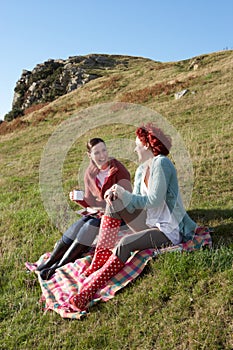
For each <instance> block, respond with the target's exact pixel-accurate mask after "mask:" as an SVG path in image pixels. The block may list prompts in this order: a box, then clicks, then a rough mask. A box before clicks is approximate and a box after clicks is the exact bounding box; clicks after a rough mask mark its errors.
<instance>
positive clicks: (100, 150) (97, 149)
mask: <svg viewBox="0 0 233 350" xmlns="http://www.w3.org/2000/svg"><path fill="white" fill-rule="evenodd" d="M88 155H89V158H91V159H92V160H93V162H94V163H95V165H96V166H97V168H99V169H106V168H107V167H108V160H109V158H108V151H107V148H106V145H105V144H104V143H103V142H100V143H97V145H95V146H93V147H92V149H91V152H90V153H88Z"/></svg>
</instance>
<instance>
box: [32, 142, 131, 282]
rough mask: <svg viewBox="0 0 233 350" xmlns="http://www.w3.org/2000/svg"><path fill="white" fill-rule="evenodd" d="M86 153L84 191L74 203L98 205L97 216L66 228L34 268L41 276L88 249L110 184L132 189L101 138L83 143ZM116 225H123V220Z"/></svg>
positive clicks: (78, 256)
mask: <svg viewBox="0 0 233 350" xmlns="http://www.w3.org/2000/svg"><path fill="white" fill-rule="evenodd" d="M87 152H88V157H89V158H90V164H89V166H88V168H87V170H86V172H85V176H84V185H85V194H84V198H83V200H76V201H75V202H77V203H78V204H80V205H81V206H83V207H84V208H87V207H91V208H93V207H95V208H96V207H97V208H100V213H99V214H100V215H97V217H93V216H91V215H87V216H84V217H82V218H81V219H80V220H78V221H77V222H75V223H74V224H73V225H71V226H70V227H69V228H68V229H67V231H66V232H65V233H64V234H63V236H62V238H61V239H60V240H59V241H58V242H57V244H56V246H55V248H54V250H53V252H52V253H51V255H50V257H49V259H48V260H47V261H45V262H44V263H42V264H41V265H39V266H38V267H37V270H38V271H40V276H41V277H42V279H49V278H50V277H51V276H52V275H53V274H54V272H55V270H56V269H57V268H58V267H61V266H63V265H65V264H67V263H68V262H73V261H75V260H76V259H77V258H80V257H81V255H82V254H83V253H84V252H86V251H88V250H89V249H90V247H91V246H92V243H93V241H94V240H95V238H96V236H97V234H98V233H99V227H100V222H101V219H100V216H101V211H102V212H104V209H105V206H106V202H105V200H104V195H105V194H106V191H107V190H109V189H110V187H111V186H112V185H113V184H117V183H118V184H120V185H121V186H123V188H125V189H126V190H128V191H129V192H130V191H132V187H131V182H130V174H129V172H128V170H127V169H126V168H125V167H124V165H123V164H122V163H120V162H119V161H118V160H117V159H115V158H109V156H108V151H107V148H106V145H105V142H104V141H103V140H102V139H101V138H93V139H91V140H90V141H89V142H88V143H87ZM71 200H73V195H72V192H71ZM120 224H122V225H123V224H124V223H123V221H120Z"/></svg>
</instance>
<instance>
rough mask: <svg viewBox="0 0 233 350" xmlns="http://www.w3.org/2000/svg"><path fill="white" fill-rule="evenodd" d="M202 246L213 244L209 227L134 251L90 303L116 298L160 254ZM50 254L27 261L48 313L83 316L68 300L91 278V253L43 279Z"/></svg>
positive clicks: (80, 317)
mask: <svg viewBox="0 0 233 350" xmlns="http://www.w3.org/2000/svg"><path fill="white" fill-rule="evenodd" d="M203 247H209V248H211V247H212V239H211V236H210V231H209V229H206V230H205V232H202V233H200V234H196V235H195V236H194V238H193V240H190V241H188V242H186V243H181V244H179V245H176V246H171V247H168V248H163V249H160V250H157V249H146V250H143V251H140V252H135V253H134V254H132V256H131V257H130V258H129V260H128V261H127V262H126V264H125V266H124V267H123V269H122V270H121V271H120V272H118V273H117V274H116V275H115V276H114V277H113V278H111V279H110V280H109V282H108V284H107V285H106V286H105V287H104V288H102V289H99V290H98V291H97V292H96V294H95V295H94V298H93V300H91V302H90V303H89V304H88V307H89V308H90V307H91V306H92V305H94V304H95V303H97V302H99V301H100V300H101V301H105V302H106V301H108V300H109V299H111V298H113V297H114V296H115V294H116V292H117V291H118V290H120V289H122V288H124V287H125V286H126V285H127V284H128V283H130V282H131V281H132V280H134V279H135V278H136V277H138V276H139V275H140V273H141V272H142V271H143V269H144V268H145V266H146V265H147V264H148V262H149V261H150V260H151V259H153V258H155V257H156V256H158V255H159V254H164V253H167V252H174V251H180V252H182V251H194V250H198V249H201V248H203ZM49 255H50V253H45V254H44V255H42V256H41V257H40V259H39V260H38V261H37V262H36V263H29V262H26V263H25V265H26V267H27V269H28V270H29V271H34V272H36V273H37V276H38V280H39V283H40V287H41V290H42V296H41V302H42V303H43V304H44V310H45V312H46V311H48V310H53V311H55V312H57V313H58V314H59V315H60V316H61V317H63V318H71V319H82V318H83V317H85V316H86V315H87V312H86V311H82V312H80V311H79V310H78V309H75V307H74V306H72V305H71V304H70V303H69V298H70V296H71V295H73V294H76V293H78V291H79V290H80V288H81V287H83V286H84V285H85V284H86V283H88V281H89V279H90V278H92V276H93V275H90V276H89V277H88V278H86V279H84V278H83V272H84V271H85V270H86V268H87V267H88V266H89V265H90V263H91V260H92V255H87V256H85V257H83V258H81V259H77V260H76V261H75V262H74V263H68V264H67V265H65V266H63V267H61V268H59V269H57V270H56V273H55V274H54V275H53V276H52V278H51V279H50V280H47V281H46V280H42V279H41V277H40V275H39V274H38V272H37V271H36V267H37V266H38V264H40V263H41V262H42V261H44V260H45V259H47V258H48V257H49Z"/></svg>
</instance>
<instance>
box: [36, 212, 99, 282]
mask: <svg viewBox="0 0 233 350" xmlns="http://www.w3.org/2000/svg"><path fill="white" fill-rule="evenodd" d="M99 226H100V219H97V218H92V217H89V219H88V220H86V221H85V220H83V225H82V226H81V228H80V229H79V231H78V233H77V237H76V239H75V240H74V241H73V242H72V243H71V245H70V246H69V247H68V248H67V250H66V251H65V252H64V255H63V256H62V257H61V258H60V259H59V260H58V261H57V262H55V263H54V264H53V265H52V266H50V267H47V268H43V270H42V271H41V272H40V276H41V278H42V279H44V280H47V279H49V278H50V277H52V275H53V274H54V273H55V271H56V269H57V268H59V267H62V266H64V265H66V264H68V263H69V262H74V261H75V260H76V259H78V258H80V257H81V256H82V254H83V253H85V252H87V251H88V250H89V249H90V247H91V246H92V243H93V241H94V239H95V237H96V236H97V234H98V232H99Z"/></svg>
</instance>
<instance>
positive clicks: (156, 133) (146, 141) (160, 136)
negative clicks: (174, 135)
mask: <svg viewBox="0 0 233 350" xmlns="http://www.w3.org/2000/svg"><path fill="white" fill-rule="evenodd" d="M136 135H137V137H138V138H139V140H140V141H141V143H142V144H143V145H144V146H147V145H148V146H149V147H150V148H151V150H152V152H153V154H154V155H155V156H157V155H158V154H162V155H164V156H167V155H168V154H169V151H170V149H171V145H172V144H171V138H170V137H169V136H167V135H165V134H164V133H163V131H162V130H161V129H159V128H157V127H155V126H153V125H152V124H147V125H145V126H140V127H139V128H137V130H136Z"/></svg>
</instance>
